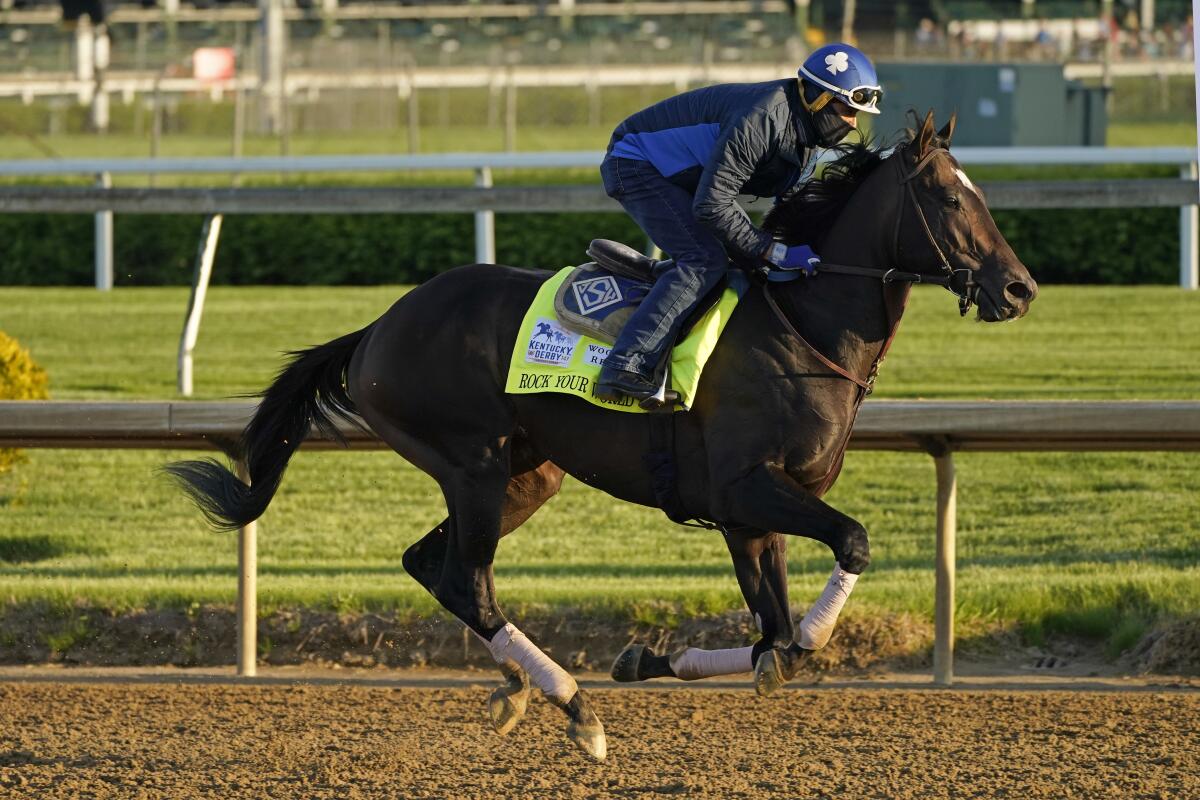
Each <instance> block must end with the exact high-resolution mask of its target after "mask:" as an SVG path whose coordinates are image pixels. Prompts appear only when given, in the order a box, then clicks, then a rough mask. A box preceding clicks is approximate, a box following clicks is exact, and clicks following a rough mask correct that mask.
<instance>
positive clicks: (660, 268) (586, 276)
mask: <svg viewBox="0 0 1200 800" xmlns="http://www.w3.org/2000/svg"><path fill="white" fill-rule="evenodd" d="M587 254H588V256H589V257H590V258H591V259H593V260H592V261H589V262H588V263H586V264H581V265H579V266H578V267H575V269H574V270H573V271H572V272H571V274H570V275H568V276H567V279H566V280H565V281H563V283H562V285H561V286H560V287H559V289H558V292H557V294H555V296H554V313H555V315H556V316H557V317H558V321H559V323H560V324H561V325H562V326H563V327H564V328H566V329H567V330H569V331H572V332H573V333H579V334H582V335H584V336H590V337H592V338H593V339H598V340H600V341H602V342H606V343H608V344H612V343H613V342H615V341H616V340H617V336H619V335H620V333H621V329H622V328H623V327H625V323H626V322H628V321H629V318H630V317H631V316H633V312H634V310H635V309H636V308H637V306H638V305H639V304H640V303H641V302H642V300H644V299H645V298H646V295H648V294H649V293H650V290H651V289H652V288H653V287H654V282H655V281H656V280H658V276H659V275H661V274H662V273H663V272H664V271H666V270H668V269H670V268H671V266H672V265H673V264H674V263H675V262H674V261H670V260H668V261H656V260H654V259H653V258H650V257H649V256H646V255H643V254H642V253H639V252H638V251H637V250H635V249H633V248H632V247H630V246H629V245H627V244H622V243H620V242H614V241H612V240H610V239H593V240H592V243H591V244H590V245H588V248H587ZM726 284H727V279H723V280H722V281H721V282H720V283H719V284H718V285H717V286H716V288H714V289H713V290H712V291H711V292H709V293H708V294H707V295H705V296H704V298H703V299H702V300H701V301H700V304H699V305H698V306H697V307H696V308H695V309H694V310H693V311H692V313H690V314H689V315H688V317H687V319H686V320H684V323H683V327H682V328H681V329H680V332H679V338H680V339H682V338H683V337H685V336H686V335H687V333H688V331H690V330H691V328H692V326H693V325H695V323H696V322H697V321H698V320H699V319H700V318H701V317H702V316H704V314H705V312H707V311H708V310H709V309H710V308H712V306H713V305H715V304H716V302H717V301H718V300H720V298H721V295H722V293H723V292H724V291H725V286H726Z"/></svg>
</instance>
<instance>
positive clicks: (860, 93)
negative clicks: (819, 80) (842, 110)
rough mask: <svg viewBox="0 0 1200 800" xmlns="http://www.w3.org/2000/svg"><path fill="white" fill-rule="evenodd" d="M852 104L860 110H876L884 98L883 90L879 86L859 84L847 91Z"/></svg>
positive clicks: (846, 94)
mask: <svg viewBox="0 0 1200 800" xmlns="http://www.w3.org/2000/svg"><path fill="white" fill-rule="evenodd" d="M845 97H847V98H848V99H849V100H850V105H852V106H854V107H855V108H858V109H860V110H863V111H866V110H874V109H875V107H876V106H877V105H878V104H879V101H880V100H882V99H883V90H882V89H880V88H879V87H878V86H859V87H856V88H854V89H851V90H850V91H849V92H846V93H845Z"/></svg>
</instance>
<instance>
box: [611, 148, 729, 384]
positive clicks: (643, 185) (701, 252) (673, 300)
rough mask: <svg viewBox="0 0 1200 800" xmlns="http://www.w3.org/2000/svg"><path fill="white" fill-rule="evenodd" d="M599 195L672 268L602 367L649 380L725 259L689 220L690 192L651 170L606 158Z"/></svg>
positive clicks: (721, 249) (713, 241) (659, 279)
mask: <svg viewBox="0 0 1200 800" xmlns="http://www.w3.org/2000/svg"><path fill="white" fill-rule="evenodd" d="M600 176H601V177H602V178H603V179H604V190H605V191H606V192H608V196H609V197H611V198H613V199H614V200H616V201H617V202H618V203H620V204H621V207H622V208H624V209H625V211H626V212H627V213H628V214H629V216H630V217H632V218H633V221H634V222H636V223H637V224H638V225H639V226H640V227H641V229H642V230H643V231H645V232H646V235H647V236H649V237H650V239H651V241H653V242H654V243H655V244H656V245H658V247H659V248H660V249H661V250H662V251H663V252H664V253H667V254H668V255H670V256H671V258H673V259H675V262H674V265H673V266H671V267H669V268H668V269H666V270H664V271H663V272H662V273H661V274H659V275H658V276H657V280H656V281H655V283H654V288H653V289H651V290H650V293H649V294H648V295H646V298H645V299H644V300H642V302H641V305H639V306H638V307H637V309H636V310H635V311H634V313H633V316H631V317H630V318H629V322H627V323H626V324H625V327H624V328H623V329H622V330H621V335H620V336H619V337H618V338H617V341H616V344H614V345H613V350H612V353H611V354H609V356H608V358H607V359H605V361H604V365H605V366H607V367H616V368H617V369H622V370H626V371H627V372H636V373H638V374H640V375H641V376H642V377H644V378H647V379H653V378H656V377H659V376H656V375H655V374H654V373H655V370H656V369H657V368H658V366H659V365H660V364H661V363H663V362H664V356H665V355H666V350H667V348H668V347H670V346H671V345H672V344H673V343H674V341H675V336H676V335H677V334H678V333H679V328H680V326H682V325H683V322H684V320H685V319H687V316H688V314H689V313H690V312H691V311H692V309H694V308H695V307H696V305H697V304H698V303H699V302H700V300H701V299H702V298H703V297H704V296H705V295H707V294H708V293H709V292H710V291H712V290H713V289H714V288H715V287H716V285H717V284H718V283H719V282H720V280H721V278H722V277H723V276H724V275H725V270H726V268H727V267H728V264H729V262H728V259H727V258H726V256H725V248H724V247H722V245H721V243H720V241H718V239H717V237H716V236H714V235H713V234H712V233H711V232H709V231H708V230H707V229H706V228H704V227H703V226H701V225H700V223H698V222H697V221H696V219H695V217H693V216H692V195H691V193H690V192H687V191H686V190H684V189H682V188H680V187H679V186H676V185H675V184H673V183H671V182H670V181H668V180H667V179H666V178H664V177H663V176H662V175H660V174H659V172H658V170H656V169H655V168H654V166H653V165H652V164H650V163H649V162H647V161H636V160H634V159H629V158H618V157H614V156H612V155H609V156H607V157H606V158H605V159H604V163H602V164H601V165H600Z"/></svg>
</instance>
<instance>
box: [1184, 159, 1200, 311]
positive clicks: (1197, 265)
mask: <svg viewBox="0 0 1200 800" xmlns="http://www.w3.org/2000/svg"><path fill="white" fill-rule="evenodd" d="M1179 175H1180V177H1183V178H1187V179H1188V180H1191V181H1195V180H1196V162H1195V161H1193V162H1192V163H1190V164H1188V165H1187V166H1185V167H1184V168H1183V169H1181V170H1180V171H1179ZM1197 199H1198V200H1200V197H1198V198H1197ZM1198 246H1200V206H1197V205H1195V204H1193V205H1190V206H1181V207H1180V209H1179V285H1180V286H1181V287H1183V288H1184V289H1195V288H1197V282H1198V281H1200V256H1198V255H1197V247H1198Z"/></svg>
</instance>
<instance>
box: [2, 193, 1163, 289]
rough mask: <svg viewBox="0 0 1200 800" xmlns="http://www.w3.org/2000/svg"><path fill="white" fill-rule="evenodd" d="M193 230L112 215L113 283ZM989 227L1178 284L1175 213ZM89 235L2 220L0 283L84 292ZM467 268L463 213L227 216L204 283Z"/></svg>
mask: <svg viewBox="0 0 1200 800" xmlns="http://www.w3.org/2000/svg"><path fill="white" fill-rule="evenodd" d="M201 221H202V220H201V218H200V217H198V216H176V215H172V216H143V215H117V216H116V220H115V240H116V244H115V247H116V252H115V260H116V265H117V275H116V282H117V284H118V285H124V286H152V285H178V284H187V283H189V282H190V281H191V276H192V269H193V262H194V259H195V252H196V245H197V243H198V240H199V233H200V227H201ZM996 221H997V223H998V224H999V226H1000V229H1001V231H1003V232H1004V233H1005V235H1006V236H1007V237H1008V241H1009V243H1010V244H1011V245H1012V247H1013V249H1014V250H1015V251H1016V253H1017V254H1018V255H1019V256H1020V257H1021V259H1022V260H1023V261H1024V262H1025V264H1026V265H1027V266H1028V267H1029V269H1030V271H1031V272H1032V273H1033V275H1034V276H1035V277H1036V278H1037V279H1038V280H1039V281H1040V282H1043V283H1108V284H1137V283H1161V284H1170V283H1174V282H1175V281H1176V280H1177V276H1178V263H1179V212H1178V211H1176V210H1175V209H1169V208H1167V209H1141V208H1139V209H1113V210H1093V211H998V212H996ZM92 237H93V234H92V218H91V217H90V216H75V215H70V216H65V215H37V214H8V215H3V216H0V241H2V242H4V246H3V252H4V256H3V258H2V259H0V284H8V285H80V286H83V285H89V284H91V283H92V282H93V280H94V272H93V264H92V241H93V239H92ZM594 237H606V238H612V239H618V240H623V241H627V242H630V243H632V244H637V245H640V244H641V243H643V242H644V236H643V235H642V233H641V232H640V231H639V230H638V228H637V226H636V225H635V224H634V223H633V222H632V221H631V220H629V219H628V218H626V217H624V216H622V215H620V214H603V213H593V214H520V215H516V214H514V215H507V214H500V215H497V217H496V246H497V253H496V257H497V260H498V261H499V262H500V263H504V264H513V265H518V266H534V267H546V268H557V267H559V266H563V265H566V264H573V263H579V262H580V261H581V260H582V259H583V258H584V254H583V251H584V248H585V247H586V246H587V243H588V241H589V240H591V239H592V238H594ZM472 261H474V226H473V222H472V217H471V216H469V215H462V214H428V215H395V216H379V215H375V216H358V215H346V216H332V215H320V216H292V215H271V216H257V215H255V216H228V217H226V218H225V223H224V226H223V228H222V231H221V241H220V245H219V247H218V249H217V261H216V267H215V270H214V275H213V280H214V282H215V283H222V284H236V285H254V284H351V285H354V284H357V285H367V284H380V283H417V282H420V281H423V280H425V279H427V278H429V277H430V276H431V275H434V274H435V273H437V272H438V271H440V270H444V269H447V268H449V267H452V266H455V265H458V264H465V263H470V262H472Z"/></svg>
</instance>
